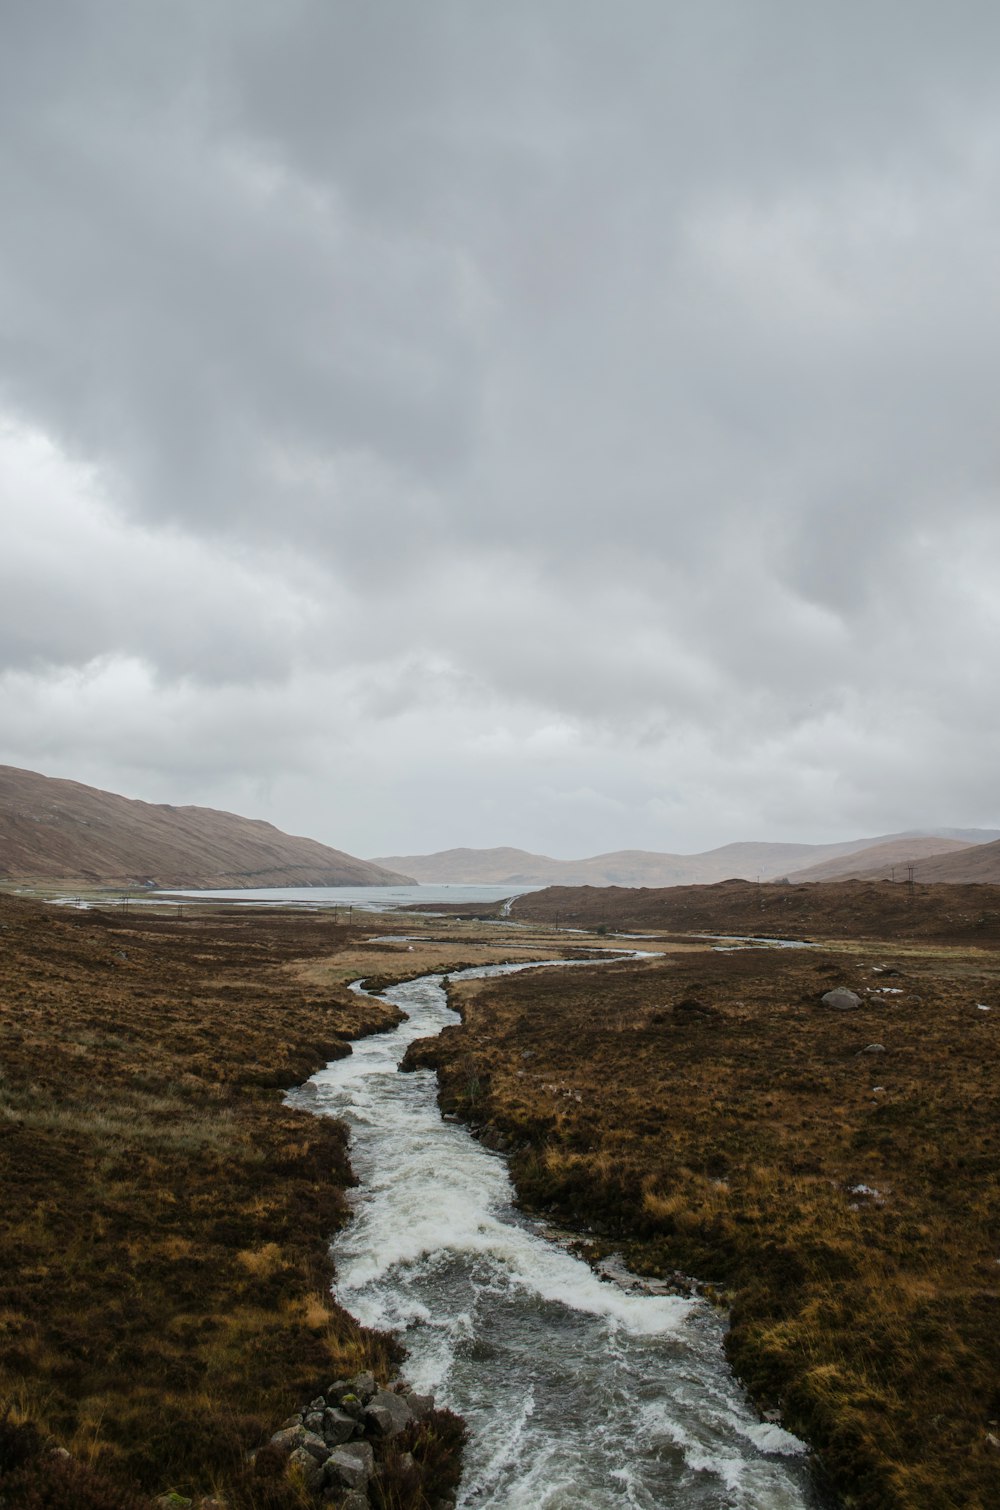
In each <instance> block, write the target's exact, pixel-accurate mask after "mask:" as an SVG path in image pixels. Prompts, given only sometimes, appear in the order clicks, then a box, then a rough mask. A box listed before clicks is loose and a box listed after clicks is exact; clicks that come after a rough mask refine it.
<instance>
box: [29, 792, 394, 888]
mask: <svg viewBox="0 0 1000 1510" xmlns="http://www.w3.org/2000/svg"><path fill="white" fill-rule="evenodd" d="M0 878H2V879H4V880H11V881H20V880H24V881H41V880H46V881H79V882H89V883H90V884H97V885H114V886H119V885H132V886H135V885H150V884H156V885H159V886H192V887H252V886H390V885H397V884H399V883H400V882H404V883H405V882H406V881H408V879H409V878H408V877H407V876H402V875H399V874H396V873H394V872H392V871H387V870H383V869H382V868H381V867H379V866H377V865H372V864H370V863H369V862H368V861H367V860H358V859H355V858H354V856H353V855H347V854H344V853H342V851H340V850H339V849H330V848H329V847H328V846H327V845H325V844H319V843H317V842H316V840H314V839H300V838H293V837H292V836H291V835H290V834H283V833H282V832H281V830H280V829H277V828H274V827H273V826H272V825H271V824H270V823H262V822H260V821H259V820H257V819H253V818H241V817H238V816H237V815H236V814H235V813H223V812H218V811H216V810H215V809H214V808H208V807H172V806H170V805H169V804H167V803H152V802H139V801H135V800H133V799H131V798H128V797H119V796H116V795H115V794H114V793H113V792H102V791H99V790H98V789H97V788H96V787H90V786H83V785H81V783H80V782H77V781H60V780H57V779H55V778H53V777H50V776H41V775H39V774H38V773H37V772H36V771H21V770H18V769H16V768H15V767H14V766H0Z"/></svg>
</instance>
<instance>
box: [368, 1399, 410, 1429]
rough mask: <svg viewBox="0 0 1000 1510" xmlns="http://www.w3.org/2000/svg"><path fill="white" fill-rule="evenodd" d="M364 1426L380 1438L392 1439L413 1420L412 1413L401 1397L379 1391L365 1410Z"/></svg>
mask: <svg viewBox="0 0 1000 1510" xmlns="http://www.w3.org/2000/svg"><path fill="white" fill-rule="evenodd" d="M364 1419H365V1425H366V1426H367V1427H368V1428H369V1429H370V1430H371V1431H373V1432H374V1433H375V1434H376V1435H377V1436H380V1437H394V1436H397V1435H398V1434H399V1432H401V1431H402V1430H403V1429H404V1427H407V1426H409V1424H410V1422H411V1421H412V1420H413V1412H412V1410H411V1409H410V1407H409V1406H408V1405H407V1403H406V1401H405V1400H404V1399H403V1397H402V1395H393V1394H390V1392H389V1391H388V1390H387V1389H380V1390H379V1391H378V1393H377V1394H376V1395H373V1396H372V1399H371V1401H370V1402H369V1404H368V1406H367V1408H366V1410H365V1418H364Z"/></svg>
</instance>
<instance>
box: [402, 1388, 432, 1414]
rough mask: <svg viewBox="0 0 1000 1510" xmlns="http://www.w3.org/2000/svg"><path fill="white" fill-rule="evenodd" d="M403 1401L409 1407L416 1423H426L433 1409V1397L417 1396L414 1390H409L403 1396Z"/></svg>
mask: <svg viewBox="0 0 1000 1510" xmlns="http://www.w3.org/2000/svg"><path fill="white" fill-rule="evenodd" d="M403 1399H404V1400H405V1401H406V1403H407V1405H408V1406H409V1407H410V1413H411V1415H412V1416H413V1417H414V1419H415V1420H417V1421H426V1419H427V1417H428V1416H429V1415H430V1413H431V1411H432V1410H433V1409H434V1396H433V1395H418V1394H417V1393H416V1391H415V1390H410V1391H408V1393H407V1394H405V1395H404V1396H403Z"/></svg>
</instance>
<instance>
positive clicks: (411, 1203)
mask: <svg viewBox="0 0 1000 1510" xmlns="http://www.w3.org/2000/svg"><path fill="white" fill-rule="evenodd" d="M523 968H527V967H525V966H488V967H484V968H482V969H478V970H469V971H463V972H461V974H462V975H463V976H482V975H494V974H500V973H506V972H507V971H509V970H511V969H523ZM385 995H386V997H387V998H388V999H389V1000H390V1001H393V1002H395V1003H396V1004H397V1005H399V1006H400V1007H401V1008H402V1010H403V1011H404V1012H405V1013H406V1014H407V1020H406V1021H405V1022H403V1023H402V1024H401V1025H400V1027H399V1028H397V1029H396V1030H395V1031H394V1032H393V1033H390V1034H383V1035H378V1036H376V1037H373V1038H368V1039H363V1040H361V1041H360V1042H357V1043H355V1044H354V1046H353V1048H354V1051H353V1053H352V1055H351V1056H350V1057H349V1058H347V1059H342V1060H338V1061H336V1062H335V1063H333V1064H331V1065H329V1066H328V1067H327V1068H326V1069H325V1070H322V1071H320V1072H319V1074H317V1075H315V1076H314V1077H313V1080H312V1082H311V1085H312V1086H313V1087H315V1090H314V1091H311V1092H310V1094H308V1095H305V1094H303V1093H302V1092H292V1093H291V1094H290V1096H289V1100H290V1101H291V1102H292V1103H297V1104H301V1105H302V1106H304V1107H306V1108H307V1109H308V1110H309V1111H311V1112H315V1113H319V1114H321V1115H322V1114H326V1115H335V1116H340V1117H343V1118H344V1119H345V1120H346V1121H347V1123H348V1124H349V1126H350V1129H351V1161H352V1164H353V1166H354V1168H355V1171H356V1173H357V1174H358V1176H359V1179H360V1187H359V1190H358V1191H357V1192H356V1193H355V1194H354V1195H353V1197H352V1200H353V1205H354V1216H353V1220H352V1221H351V1223H350V1224H349V1225H348V1227H347V1228H346V1229H345V1230H344V1232H342V1233H341V1234H340V1235H339V1236H338V1237H337V1240H336V1242H335V1244H334V1249H333V1253H334V1259H335V1263H336V1273H337V1279H336V1292H337V1297H338V1299H339V1301H340V1302H341V1304H343V1305H344V1306H346V1307H347V1309H348V1310H349V1311H351V1313H352V1314H353V1315H354V1316H356V1317H357V1319H358V1320H359V1321H362V1322H364V1323H365V1324H366V1325H369V1326H375V1327H380V1328H385V1329H389V1330H392V1331H394V1332H396V1333H397V1334H398V1335H400V1336H401V1337H402V1339H403V1341H404V1342H405V1345H406V1348H407V1351H408V1359H407V1370H406V1371H407V1375H408V1377H410V1378H411V1379H412V1381H413V1383H414V1385H415V1386H416V1387H417V1388H418V1389H420V1390H430V1391H433V1392H434V1394H435V1395H436V1396H437V1398H438V1401H439V1403H441V1404H445V1405H448V1406H450V1407H451V1408H452V1409H454V1410H456V1411H458V1412H459V1413H460V1414H461V1415H462V1416H464V1417H465V1419H466V1421H467V1422H468V1424H469V1428H470V1441H469V1445H468V1447H467V1450H466V1467H465V1474H464V1477H463V1481H462V1487H461V1496H460V1501H459V1503H460V1506H463V1507H468V1510H472V1507H478V1510H580V1507H582V1506H586V1507H587V1510H605V1507H607V1510H612V1507H622V1506H634V1507H637V1510H655V1507H661V1506H683V1507H685V1510H723V1507H726V1510H803V1507H807V1506H811V1505H813V1504H814V1500H813V1497H812V1494H811V1490H810V1487H809V1481H808V1475H807V1472H806V1469H805V1466H804V1464H803V1462H802V1455H803V1453H804V1450H805V1449H804V1447H803V1444H802V1443H800V1442H799V1441H798V1440H797V1439H796V1438H794V1437H792V1436H790V1435H789V1433H787V1432H784V1431H782V1430H781V1428H780V1427H775V1426H769V1425H767V1424H766V1423H762V1422H760V1421H759V1420H758V1419H757V1417H756V1415H755V1414H754V1413H753V1411H752V1410H751V1409H750V1408H749V1406H748V1405H747V1403H746V1401H745V1399H744V1398H743V1396H742V1394H741V1392H740V1390H739V1388H738V1386H737V1384H736V1382H735V1380H734V1379H733V1377H732V1375H731V1373H730V1371H729V1369H728V1367H727V1365H726V1363H725V1358H724V1355H723V1352H722V1346H721V1343H722V1323H721V1322H720V1320H719V1318H718V1317H717V1316H716V1315H715V1313H714V1312H713V1311H712V1310H711V1309H710V1308H709V1307H708V1306H707V1305H705V1304H703V1303H702V1302H700V1301H695V1300H691V1299H690V1298H688V1297H680V1296H673V1295H649V1294H643V1293H641V1292H633V1291H629V1290H626V1289H623V1288H622V1287H620V1286H619V1285H616V1284H614V1283H610V1282H608V1281H607V1280H603V1279H601V1278H599V1277H598V1276H597V1275H595V1274H594V1273H593V1271H592V1270H591V1269H590V1268H589V1267H588V1266H587V1265H586V1264H585V1263H583V1262H581V1261H580V1260H578V1259H577V1258H575V1257H574V1256H573V1255H572V1254H570V1253H568V1252H566V1251H565V1250H564V1249H563V1248H561V1247H560V1246H558V1245H557V1244H555V1243H553V1242H551V1241H550V1240H549V1239H547V1238H546V1237H545V1236H543V1234H542V1231H541V1229H540V1227H539V1226H538V1225H537V1224H535V1223H533V1222H532V1221H531V1220H530V1219H528V1218H526V1217H524V1216H523V1215H522V1214H521V1213H518V1212H517V1211H516V1209H515V1207H514V1204H513V1198H514V1193H513V1190H512V1187H511V1184H510V1180H509V1177H508V1174H507V1169H506V1164H505V1161H504V1160H503V1159H502V1157H501V1156H499V1155H498V1154H495V1153H492V1152H490V1151H489V1150H487V1149H485V1148H483V1147H482V1146H481V1145H480V1144H478V1143H477V1142H476V1141H475V1140H474V1139H473V1138H472V1137H471V1136H470V1135H469V1133H468V1131H467V1130H466V1129H465V1128H464V1127H462V1126H461V1125H459V1124H458V1123H455V1122H445V1121H443V1120H442V1119H441V1116H440V1114H439V1112H438V1108H437V1101H436V1089H437V1087H436V1077H435V1076H434V1074H433V1073H432V1072H429V1071H417V1072H415V1073H412V1074H406V1075H403V1074H400V1073H398V1064H399V1061H400V1059H401V1057H402V1055H403V1053H404V1051H405V1049H406V1046H407V1045H408V1044H409V1043H410V1042H411V1041H412V1040H413V1039H415V1038H419V1037H427V1036H430V1035H433V1034H435V1033H437V1032H439V1031H440V1030H441V1028H443V1027H444V1026H446V1025H448V1024H449V1023H455V1022H457V1021H458V1017H457V1014H456V1013H454V1012H452V1011H451V1009H450V1008H449V1007H448V1005H447V1001H446V997H445V992H444V990H443V987H442V978H441V977H440V976H426V977H422V978H421V979H420V980H417V981H410V982H407V983H406V984H405V985H402V986H398V987H395V988H394V989H392V990H390V991H388V992H386V993H385Z"/></svg>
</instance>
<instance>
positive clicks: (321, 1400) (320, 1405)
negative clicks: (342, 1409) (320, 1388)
mask: <svg viewBox="0 0 1000 1510" xmlns="http://www.w3.org/2000/svg"><path fill="white" fill-rule="evenodd" d="M306 1409H307V1411H308V1412H309V1413H310V1414H312V1412H314V1411H317V1410H318V1411H324V1410H325V1409H326V1399H325V1397H324V1396H323V1395H317V1396H316V1398H315V1400H310V1401H309V1404H308V1406H307V1407H306ZM305 1413H306V1412H303V1414H305Z"/></svg>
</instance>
